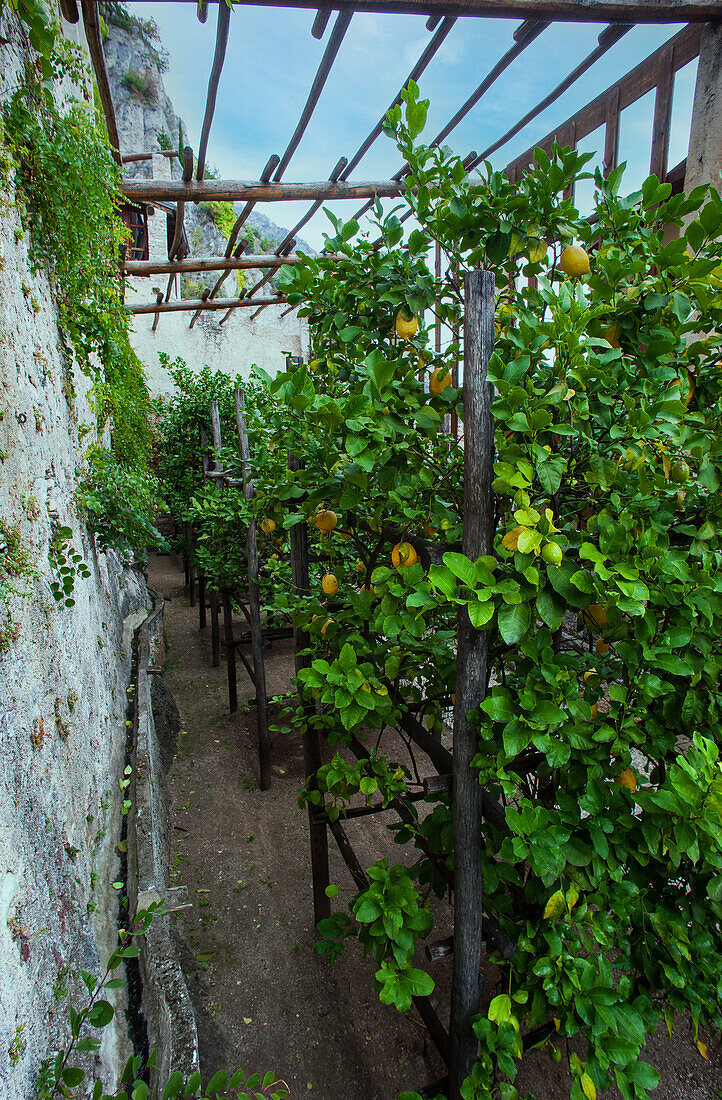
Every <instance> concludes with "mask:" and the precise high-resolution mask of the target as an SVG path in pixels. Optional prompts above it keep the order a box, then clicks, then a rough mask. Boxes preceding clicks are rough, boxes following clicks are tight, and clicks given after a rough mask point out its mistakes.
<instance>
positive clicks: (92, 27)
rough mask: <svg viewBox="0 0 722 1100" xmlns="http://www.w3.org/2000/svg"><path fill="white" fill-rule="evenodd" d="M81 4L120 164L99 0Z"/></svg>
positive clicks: (111, 139)
mask: <svg viewBox="0 0 722 1100" xmlns="http://www.w3.org/2000/svg"><path fill="white" fill-rule="evenodd" d="M81 6H82V11H83V24H84V26H85V37H86V38H87V40H88V52H89V53H90V60H91V61H92V63H93V71H94V72H95V80H96V83H97V85H98V94H99V95H100V102H101V104H102V105H103V114H104V115H105V125H106V127H107V129H108V140H109V142H110V150H111V152H112V154H113V157H114V158H115V160H116V161H117V162H118V164H120V163H121V161H120V138H119V137H118V124H117V122H116V121H115V108H114V107H113V97H112V96H111V94H110V83H109V81H108V73H107V70H106V68H105V55H104V53H103V41H102V38H101V34H100V16H99V14H98V3H97V0H82V4H81Z"/></svg>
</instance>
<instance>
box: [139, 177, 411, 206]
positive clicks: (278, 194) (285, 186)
mask: <svg viewBox="0 0 722 1100" xmlns="http://www.w3.org/2000/svg"><path fill="white" fill-rule="evenodd" d="M120 190H121V191H122V193H123V194H124V195H125V197H126V198H127V199H129V200H130V201H131V202H178V201H179V200H180V201H184V202H196V201H198V200H203V201H204V202H239V201H241V202H243V201H250V202H295V201H301V202H311V201H313V200H314V199H324V200H326V201H328V202H331V201H336V200H337V199H371V198H376V197H377V196H378V198H380V199H393V198H398V196H399V195H402V194H403V193H404V186H403V184H402V183H399V182H398V180H373V181H365V182H363V183H330V182H329V181H328V180H321V181H320V182H316V183H264V182H262V181H259V180H191V182H190V183H183V181H182V180H141V179H124V180H123V181H122V182H121V186H120Z"/></svg>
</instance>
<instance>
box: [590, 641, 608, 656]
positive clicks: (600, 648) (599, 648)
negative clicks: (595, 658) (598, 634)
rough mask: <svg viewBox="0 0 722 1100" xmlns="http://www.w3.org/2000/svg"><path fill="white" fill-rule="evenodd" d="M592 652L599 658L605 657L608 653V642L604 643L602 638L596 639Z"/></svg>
mask: <svg viewBox="0 0 722 1100" xmlns="http://www.w3.org/2000/svg"><path fill="white" fill-rule="evenodd" d="M594 652H595V653H598V654H599V656H600V657H606V655H607V653H609V642H605V641H604V638H598V639H597V644H596V645H595V646H594Z"/></svg>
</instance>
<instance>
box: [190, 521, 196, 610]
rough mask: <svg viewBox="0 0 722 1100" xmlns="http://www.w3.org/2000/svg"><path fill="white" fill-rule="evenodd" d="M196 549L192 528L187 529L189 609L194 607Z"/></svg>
mask: <svg viewBox="0 0 722 1100" xmlns="http://www.w3.org/2000/svg"><path fill="white" fill-rule="evenodd" d="M195 548H196V539H195V533H194V531H193V528H192V527H189V528H188V590H189V595H190V605H191V607H195V606H196V565H195V558H194V552H195Z"/></svg>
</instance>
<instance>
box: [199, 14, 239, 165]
mask: <svg viewBox="0 0 722 1100" xmlns="http://www.w3.org/2000/svg"><path fill="white" fill-rule="evenodd" d="M199 14H200V13H199ZM230 26H231V9H230V5H229V4H226V3H225V0H221V3H219V5H218V24H217V27H216V48H215V52H214V54H213V65H212V66H211V75H210V77H209V79H208V94H207V95H206V110H205V114H204V116H203V127H202V129H201V140H200V144H199V146H198V168H197V171H196V179H197V180H202V179H203V174H204V172H205V167H206V152H207V150H208V138H209V135H210V132H211V123H212V122H213V113H214V111H215V109H216V96H217V95H218V82H219V81H220V79H221V71H222V69H223V62H224V60H225V56H226V46H227V45H228V32H229V30H230Z"/></svg>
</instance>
